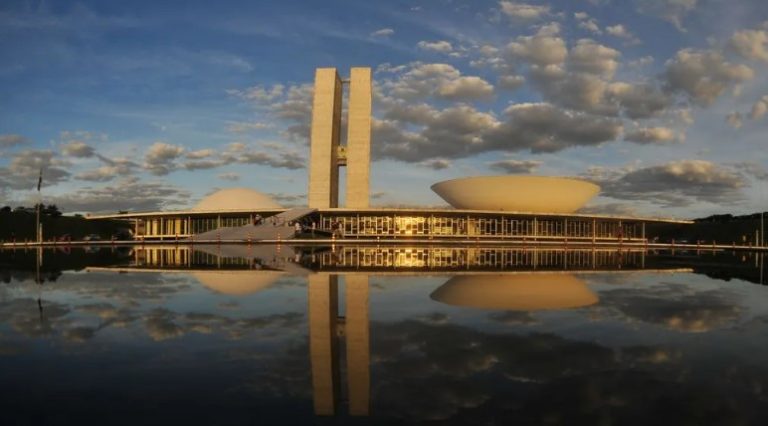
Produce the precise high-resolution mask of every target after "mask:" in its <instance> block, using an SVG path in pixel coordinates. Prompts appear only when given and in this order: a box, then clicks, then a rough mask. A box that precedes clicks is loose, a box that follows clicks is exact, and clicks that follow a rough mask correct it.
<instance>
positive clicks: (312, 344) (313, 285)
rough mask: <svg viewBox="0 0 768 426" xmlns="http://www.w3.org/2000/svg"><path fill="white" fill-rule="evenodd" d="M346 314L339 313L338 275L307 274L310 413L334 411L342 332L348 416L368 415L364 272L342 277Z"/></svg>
mask: <svg viewBox="0 0 768 426" xmlns="http://www.w3.org/2000/svg"><path fill="white" fill-rule="evenodd" d="M345 279H346V292H345V293H346V305H347V308H346V317H344V318H342V317H339V312H338V308H339V303H338V277H337V276H336V275H329V274H323V273H320V274H314V275H310V276H309V284H308V285H309V349H310V356H311V359H312V390H313V394H314V406H315V414H318V415H333V414H336V406H337V403H338V401H339V394H340V393H341V377H340V376H341V373H340V368H339V358H340V356H341V354H340V353H339V339H340V337H341V336H346V348H347V350H346V361H347V363H346V365H347V369H346V371H347V395H348V400H349V414H351V415H353V416H365V415H368V412H369V406H370V343H369V330H368V322H369V321H368V276H367V275H346V276H345Z"/></svg>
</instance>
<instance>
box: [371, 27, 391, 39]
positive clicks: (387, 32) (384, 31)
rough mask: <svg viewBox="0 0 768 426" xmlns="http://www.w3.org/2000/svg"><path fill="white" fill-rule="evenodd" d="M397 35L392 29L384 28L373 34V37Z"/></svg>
mask: <svg viewBox="0 0 768 426" xmlns="http://www.w3.org/2000/svg"><path fill="white" fill-rule="evenodd" d="M394 33H395V30H393V29H392V28H382V29H380V30H376V31H374V32H372V33H371V37H389V36H391V35H392V34H394Z"/></svg>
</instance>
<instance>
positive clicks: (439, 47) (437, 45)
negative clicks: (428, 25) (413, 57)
mask: <svg viewBox="0 0 768 426" xmlns="http://www.w3.org/2000/svg"><path fill="white" fill-rule="evenodd" d="M416 46H418V48H419V49H421V50H426V51H430V52H438V53H451V52H452V51H453V45H451V43H449V42H447V41H445V40H438V41H424V40H422V41H420V42H418V44H416Z"/></svg>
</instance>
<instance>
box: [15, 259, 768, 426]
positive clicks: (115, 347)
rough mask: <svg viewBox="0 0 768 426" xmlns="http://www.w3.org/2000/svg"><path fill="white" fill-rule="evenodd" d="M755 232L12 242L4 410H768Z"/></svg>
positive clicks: (118, 413) (322, 413) (97, 417)
mask: <svg viewBox="0 0 768 426" xmlns="http://www.w3.org/2000/svg"><path fill="white" fill-rule="evenodd" d="M763 256H764V255H760V254H755V253H747V252H716V253H710V252H694V251H684V252H679V251H678V252H676V253H670V252H663V253H654V252H646V251H611V250H567V249H565V250H550V249H547V250H536V249H521V248H508V247H507V248H501V247H496V248H494V247H400V246H396V247H392V246H382V247H375V246H371V247H359V246H337V247H319V248H318V247H312V248H307V247H305V248H300V247H289V246H245V245H240V246H208V247H188V246H168V247H149V246H148V247H138V246H137V247H114V248H111V247H110V248H91V249H85V250H82V249H78V250H75V249H72V250H62V249H57V250H55V251H50V250H49V251H38V250H28V251H23V250H17V251H0V281H1V283H0V371H2V376H1V377H2V391H1V392H2V395H0V407H2V411H3V421H2V423H3V424H70V423H83V422H100V423H103V424H161V423H162V424H176V423H194V424H244V423H256V424H368V423H372V424H396V423H397V424H425V423H426V424H484V425H485V424H511V423H513V422H514V423H517V424H541V423H543V424H642V425H647V424H659V423H665V424H666V423H669V424H768V361H766V359H768V358H767V357H768V287H766V286H765V284H766V282H768V279H766V278H765V277H764V274H763V268H764V266H765V265H764V261H765V259H764V258H763Z"/></svg>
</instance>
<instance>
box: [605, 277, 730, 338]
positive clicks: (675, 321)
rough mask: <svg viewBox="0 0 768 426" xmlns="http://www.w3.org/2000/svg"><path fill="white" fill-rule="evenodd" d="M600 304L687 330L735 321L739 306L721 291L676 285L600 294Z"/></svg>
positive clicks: (708, 327)
mask: <svg viewBox="0 0 768 426" xmlns="http://www.w3.org/2000/svg"><path fill="white" fill-rule="evenodd" d="M601 299H602V301H603V303H602V304H603V305H604V306H607V307H613V308H615V309H618V310H619V311H620V312H621V313H622V314H624V315H626V316H627V317H629V318H632V319H635V320H639V321H643V322H647V323H651V324H658V325H662V326H664V327H667V328H670V329H673V330H679V331H687V332H703V331H708V330H711V329H714V328H718V327H723V326H725V325H728V324H729V323H733V322H735V321H736V320H738V318H739V316H740V314H741V308H740V307H739V306H738V305H737V303H736V302H735V301H734V300H733V299H732V297H731V295H730V294H729V293H726V292H725V291H723V290H706V291H697V290H694V289H691V288H689V287H686V286H683V285H677V284H665V285H662V286H656V287H653V289H649V288H623V289H616V290H609V291H605V292H602V293H601Z"/></svg>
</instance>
